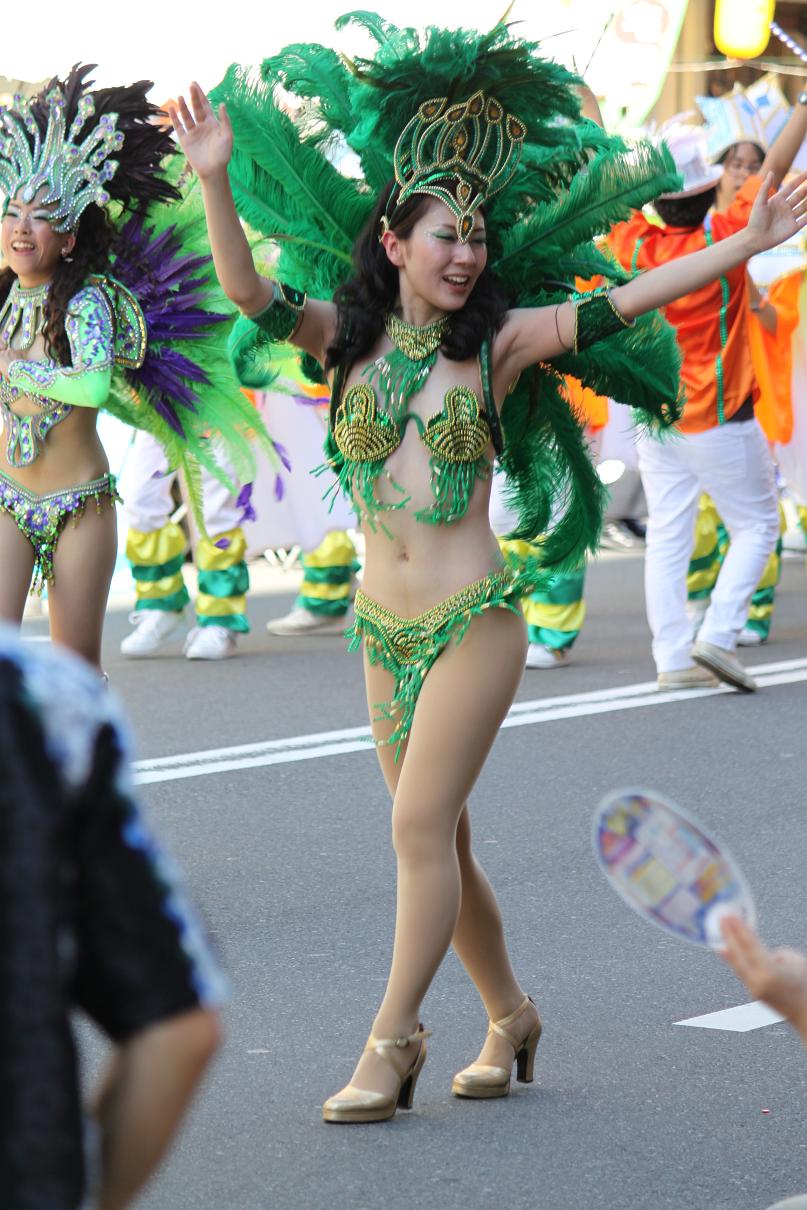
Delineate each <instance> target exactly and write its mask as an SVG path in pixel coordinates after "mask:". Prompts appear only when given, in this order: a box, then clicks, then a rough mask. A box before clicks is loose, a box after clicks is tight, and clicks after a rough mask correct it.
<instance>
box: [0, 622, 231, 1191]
mask: <svg viewBox="0 0 807 1210" xmlns="http://www.w3.org/2000/svg"><path fill="white" fill-rule="evenodd" d="M0 768H2V770H3V776H2V778H1V779H0V930H1V932H0V989H1V990H0V1189H1V1190H2V1204H3V1206H4V1207H5V1210H78V1208H79V1207H87V1206H89V1205H92V1206H94V1207H98V1208H99V1210H121V1208H122V1207H124V1206H128V1205H129V1204H130V1202H131V1200H132V1199H133V1198H134V1196H135V1195H136V1193H137V1192H138V1190H140V1189H141V1188H142V1186H143V1184H144V1183H145V1182H146V1181H147V1179H148V1178H149V1176H150V1175H151V1174H152V1172H153V1171H154V1169H155V1168H156V1166H157V1164H158V1163H159V1161H160V1159H161V1158H162V1156H163V1155H164V1153H165V1151H166V1149H167V1147H168V1145H169V1143H170V1141H171V1139H172V1136H173V1135H174V1132H175V1130H176V1128H177V1126H178V1124H179V1121H180V1119H181V1118H182V1115H183V1113H184V1111H185V1109H186V1108H187V1106H188V1103H189V1101H190V1098H191V1095H192V1093H193V1091H194V1088H195V1087H196V1085H197V1083H198V1081H199V1079H200V1077H201V1075H202V1073H203V1072H204V1069H205V1067H206V1066H207V1064H208V1062H209V1060H210V1058H211V1057H212V1055H213V1053H214V1051H215V1050H216V1048H217V1045H218V1038H219V1025H218V1014H217V1011H216V1008H217V1006H218V1005H219V1004H220V1003H221V1001H222V999H223V995H222V993H223V983H222V979H221V976H220V975H219V973H218V971H217V969H216V967H215V965H214V963H213V962H212V960H211V958H210V956H209V955H208V952H207V947H206V943H205V941H204V939H203V935H202V931H201V928H200V926H199V924H198V922H197V921H196V919H195V917H194V915H193V913H192V911H191V910H190V909H189V908H188V906H187V905H186V904H185V902H184V900H183V897H182V893H181V890H180V888H179V886H178V883H177V881H176V878H175V875H174V872H173V870H172V868H171V866H170V864H169V863H168V860H167V858H166V857H165V855H164V854H163V853H162V852H161V850H160V849H159V848H158V847H157V845H156V844H155V842H154V841H153V839H152V838H151V836H150V834H149V832H148V831H147V829H146V827H145V826H144V824H143V822H142V820H141V818H140V816H139V813H138V810H137V807H136V805H135V802H134V800H133V797H132V792H131V783H130V774H129V768H128V760H127V743H126V739H125V733H124V730H123V727H122V724H121V721H120V718H119V715H118V711H117V709H116V707H115V705H114V699H112V698H111V697H110V695H109V693H108V692H107V690H106V689H105V688H104V687H103V686H102V685H101V683H100V682H99V680H98V677H97V675H96V674H95V673H94V671H93V669H92V668H91V667H90V665H89V664H85V663H84V662H83V661H81V660H79V659H77V658H76V657H75V656H73V655H71V654H69V653H67V652H64V651H62V652H61V653H57V652H56V651H51V650H45V651H42V650H40V649H39V648H36V649H34V648H32V647H31V646H29V645H27V644H25V643H22V642H21V641H20V640H19V638H18V637H17V636H16V634H15V633H14V632H13V631H12V630H11V628H8V627H0ZM77 1008H79V1009H82V1010H83V1011H84V1012H86V1013H87V1014H88V1015H89V1016H90V1017H91V1018H92V1020H93V1021H94V1022H95V1023H96V1024H97V1025H98V1026H99V1027H100V1028H101V1029H102V1030H103V1032H104V1033H105V1034H106V1035H107V1037H108V1038H109V1039H110V1041H111V1042H112V1043H113V1044H114V1046H115V1052H114V1055H113V1057H112V1060H111V1062H110V1063H109V1065H108V1068H107V1070H106V1073H105V1075H104V1077H103V1078H102V1080H101V1084H100V1088H99V1089H98V1091H97V1093H96V1095H95V1098H94V1101H93V1103H92V1106H91V1108H90V1110H89V1113H88V1117H87V1119H86V1121H85V1118H84V1115H83V1113H82V1108H81V1101H80V1089H79V1075H78V1061H77V1054H76V1045H75V1039H74V1035H73V1031H72V1028H71V1022H70V1014H71V1012H72V1010H74V1009H77ZM87 1127H89V1129H87ZM93 1135H95V1136H96V1137H95V1138H94V1139H93ZM86 1142H93V1143H94V1144H96V1146H93V1147H91V1148H88V1154H90V1155H91V1156H92V1153H93V1152H95V1151H96V1150H97V1155H98V1162H97V1165H96V1164H94V1163H93V1160H92V1158H91V1159H90V1162H89V1163H88V1162H87V1161H86V1160H85V1143H86ZM96 1166H97V1168H98V1172H97V1173H93V1172H89V1173H88V1169H90V1170H91V1169H94V1168H95V1167H96ZM96 1178H97V1179H96Z"/></svg>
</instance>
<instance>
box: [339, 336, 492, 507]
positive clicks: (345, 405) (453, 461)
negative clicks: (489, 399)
mask: <svg viewBox="0 0 807 1210" xmlns="http://www.w3.org/2000/svg"><path fill="white" fill-rule="evenodd" d="M448 324H449V320H448V317H447V316H443V317H442V318H441V319H437V320H435V321H434V322H433V323H430V324H427V325H426V326H425V327H420V328H419V327H415V326H413V325H412V324H408V323H406V322H405V321H404V320H402V319H399V318H398V316H396V315H393V314H390V315H388V316H387V318H386V321H385V325H384V326H385V329H386V333H387V336H388V337H389V338H390V340H391V341H392V343H393V346H394V348H393V349H391V351H390V352H389V353H387V354H385V355H384V356H383V357H379V358H378V359H377V360H376V361H374V362H373V363H372V364H371V365H369V366H367V368H366V369H365V371H364V377H365V378H366V379H367V381H366V382H360V383H356V384H354V385H353V386H351V387H349V388H348V390H347V391H346V392H345V394H344V397H343V398H342V399H341V400H338V401H337V406H336V408H335V410H334V412H333V422H332V431H331V435H332V438H333V444H334V445H335V446H336V454H337V456H336V457H335V458H333V459H332V462H331V467H332V469H334V470H336V471H337V474H338V486H339V487H341V489H342V490H343V491H344V492H345V494H346V495H347V496H348V497H349V498H350V499H351V500H353V501H354V503H356V504H357V507H358V508H359V511H360V513H361V515H362V517H363V518H365V519H366V520H367V521H368V523H369V524H370V525H371V526H373V525H374V519H375V517H376V515H377V514H378V513H379V512H385V511H387V512H388V511H395V510H397V509H401V508H404V507H405V506H406V504H407V503H408V499H409V498H408V497H405V496H404V491H403V488H401V487H399V485H398V484H394V483H393V486H394V487H395V488H396V489H397V490H398V491H399V492H400V493H401V496H402V497H404V498H402V499H400V500H398V501H396V502H394V503H391V504H390V503H384V502H382V501H380V500H379V499H378V498H377V496H376V492H375V485H376V480H377V479H378V477H379V475H381V474H382V472H383V470H384V464H385V462H386V460H387V458H389V457H390V455H391V454H392V453H394V451H395V450H396V449H397V448H398V446H399V445H400V444H401V441H402V440H403V437H404V432H405V430H406V425H407V424H408V422H409V421H410V420H414V422H415V424H416V425H417V428H418V430H419V432H420V437H421V440H422V441H423V443H424V445H425V446H426V447H427V448H428V450H429V451H430V453H431V459H430V467H431V486H432V494H433V496H434V503H433V504H432V505H431V506H430V507H429V508H424V509H419V510H418V511H417V512H416V513H415V517H416V519H417V520H418V521H425V522H427V523H429V524H432V525H448V524H451V523H452V522H454V521H459V520H460V519H461V518H462V517H464V516H465V514H466V512H467V511H468V505H469V502H470V499H471V494H472V493H473V489H474V485H475V483H476V480H477V479H489V478H490V475H491V466H492V464H491V461H490V459H489V458H488V457H487V453H486V451H487V449H488V446H489V445H490V442H491V430H490V425H489V424H488V421H487V418H486V416H485V414H484V412H483V410H482V405H481V404H480V400H479V397H478V395H477V394H476V392H475V391H472V390H471V389H470V388H469V387H465V386H455V387H451V389H450V390H448V391H447V392H446V395H445V398H444V400H443V408H442V411H440V412H437V413H435V414H434V415H433V416H431V417H430V418H429V419H428V420H427V421H426V422H425V424H424V422H423V421H422V420H421V418H420V417H419V416H416V415H414V414H413V413H412V412H409V411H408V410H407V405H408V402H409V400H410V399H411V398H412V396H413V395H415V394H417V392H418V391H420V390H421V389H422V388H423V386H424V384H425V382H426V379H427V378H428V376H429V374H430V372H431V370H432V367H433V366H434V364H435V362H436V360H437V350H438V349H439V347H440V345H441V344H442V342H443V340H444V338H445V336H446V333H447V331H448ZM335 385H336V384H335ZM379 394H380V395H381V396H382V397H383V405H382V406H379V398H378V396H379ZM359 501H360V502H361V503H360V504H359Z"/></svg>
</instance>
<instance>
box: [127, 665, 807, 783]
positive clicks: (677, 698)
mask: <svg viewBox="0 0 807 1210" xmlns="http://www.w3.org/2000/svg"><path fill="white" fill-rule="evenodd" d="M753 673H754V675H755V676H756V677H757V678H758V681H759V684H760V686H761V687H763V688H766V687H769V686H772V685H787V684H792V683H795V682H797V681H807V659H798V660H783V661H778V662H776V663H772V664H759V665H756V666H755V667H754V668H753ZM732 692H734V690H732V689H729V688H728V687H727V686H720V687H719V688H717V689H684V690H681V689H677V690H668V691H666V692H663V693H660V692H659V691H658V689H656V686H655V682H654V681H648V682H641V683H639V684H635V685H621V686H618V687H614V688H612V689H597V690H594V691H592V692H589V693H570V694H567V695H566V696H564V697H551V698H539V699H538V700H535V701H528V702H517V703H515V705H513V706H512V707H511V709H510V712H509V714H508V716H507V718H506V719H505V721H504V723H503V724H502V726H503V727H526V726H531V725H533V724H537V723H549V722H555V721H557V720H560V719H568V718H581V717H585V716H589V715H595V714H608V713H612V712H614V711H617V710H633V709H638V708H639V707H644V706H664V705H668V704H669V703H673V702H682V701H689V700H692V699H694V698H704V697H714V696H715V695H717V694H725V693H732ZM369 739H370V728H369V727H350V728H344V729H342V730H338V731H319V732H313V733H312V734H309V735H294V736H289V737H288V738H286V739H273V740H264V741H258V742H255V743H251V744H238V745H235V746H232V747H227V748H209V749H205V750H203V751H199V752H183V753H178V754H176V755H174V756H158V757H153V758H151V759H148V760H140V761H137V762H136V763H135V765H134V775H135V781H136V782H137V783H138V784H139V785H151V784H153V783H155V782H162V781H179V780H182V779H183V778H186V777H205V776H207V775H209V774H213V773H233V772H235V771H236V770H238V769H256V768H261V767H263V766H265V765H279V764H289V763H292V762H296V761H302V760H316V759H318V758H319V757H325V756H341V755H346V754H348V753H351V752H367V753H370V752H372V751H373V748H372V746H371V744H370V742H369Z"/></svg>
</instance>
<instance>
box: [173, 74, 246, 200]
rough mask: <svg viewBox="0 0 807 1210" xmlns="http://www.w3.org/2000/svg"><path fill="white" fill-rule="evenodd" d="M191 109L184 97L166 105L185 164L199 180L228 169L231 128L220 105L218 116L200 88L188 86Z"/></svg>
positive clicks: (231, 149)
mask: <svg viewBox="0 0 807 1210" xmlns="http://www.w3.org/2000/svg"><path fill="white" fill-rule="evenodd" d="M190 101H191V104H190V107H189V106H188V103H187V102H186V100H185V98H184V97H182V96H181V97H180V98H179V100H178V101H177V103H176V104H173V103H172V104H169V105H168V106H167V107H166V108H167V112H168V116H169V118H170V119H171V124H172V126H173V127H174V131H175V133H176V136H177V139H178V141H179V145H180V147H181V148H182V150H183V151H184V153H185V155H186V156H187V159H188V163H189V164H190V166H191V168H193V170H194V171H195V172H196V174H197V176H198V177H199V178H200V179H201V180H205V178H207V177H211V176H215V175H216V173H218V172H221V171H222V170H223V169H225V168H226V167H227V165H228V164H229V162H230V156H231V155H232V153H233V128H232V126H231V125H230V119H229V117H228V116H227V110H226V109H225V107H224V106H223V105H220V106H219V112H218V116H216V114H215V113H214V111H213V106H212V105H211V104H210V102H209V100H208V99H207V97H206V96H205V94H204V92H203V91H202V89H201V88H200V87H199V85H198V84H197V83H196V82H195V81H194V82H193V84H191V87H190Z"/></svg>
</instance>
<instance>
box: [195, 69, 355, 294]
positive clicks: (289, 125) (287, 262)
mask: <svg viewBox="0 0 807 1210" xmlns="http://www.w3.org/2000/svg"><path fill="white" fill-rule="evenodd" d="M212 99H213V100H214V101H215V102H220V101H224V102H226V105H227V111H228V113H229V115H230V119H231V121H232V124H233V130H234V133H235V144H236V149H235V152H234V155H233V158H232V161H231V164H230V179H231V181H232V184H233V192H234V195H235V199H236V205H237V206H238V208H239V212H240V213H241V214H242V216H243V218H244V219H245V221H247V222H248V223H249V224H250V226H252V227H254V228H255V229H256V230H258V231H260V232H261V234H262V235H264V236H266V237H267V238H269V239H273V238H275V239H276V238H280V240H281V241H282V246H281V258H280V264H279V267H278V273H279V276H281V277H282V278H283V280H284V281H287V282H288V283H289V284H290V285H293V286H296V287H297V288H299V289H306V290H308V291H309V292H310V293H311V294H312V295H314V296H318V295H319V296H321V297H329V296H330V294H331V293H332V292H333V290H334V289H335V287H336V286H337V285H338V284H339V283H340V282H341V281H343V280H345V279H346V277H348V276H349V274H350V272H351V266H352V261H351V252H352V248H353V244H354V242H355V240H356V237H357V236H358V234H359V232H360V231H361V228H362V226H363V225H364V223H365V221H366V219H367V215H368V214H369V211H370V209H371V207H372V198H371V197H370V196H369V195H368V194H367V192H366V190H365V191H363V190H362V189H361V187H360V185H359V183H358V182H356V181H354V180H351V179H350V178H348V177H345V176H342V174H341V173H339V172H338V171H337V169H336V168H334V166H333V165H332V164H331V163H330V162H329V161H328V159H327V158H326V157H325V156H324V155H323V154H322V152H321V151H320V150H319V149H318V148H317V147H316V146H314V145H312V144H307V143H305V142H303V141H301V139H300V136H299V133H298V131H297V129H296V128H295V126H294V123H293V122H292V121H291V119H290V118H289V117H288V116H287V115H286V114H285V113H283V112H282V110H280V109H279V108H278V107H277V106H276V104H275V101H274V95H273V91H272V87H271V86H270V84H268V83H267V82H266V80H260V79H257V80H256V79H255V78H254V77H253V76H251V75H250V73H249V72H248V71H245V70H243V69H241V68H238V67H236V66H232V67H230V68H229V69H228V71H227V74H226V76H225V78H224V80H223V81H222V83H221V84H220V85H218V86H217V87H216V89H215V90H214V91H213V93H212Z"/></svg>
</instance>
